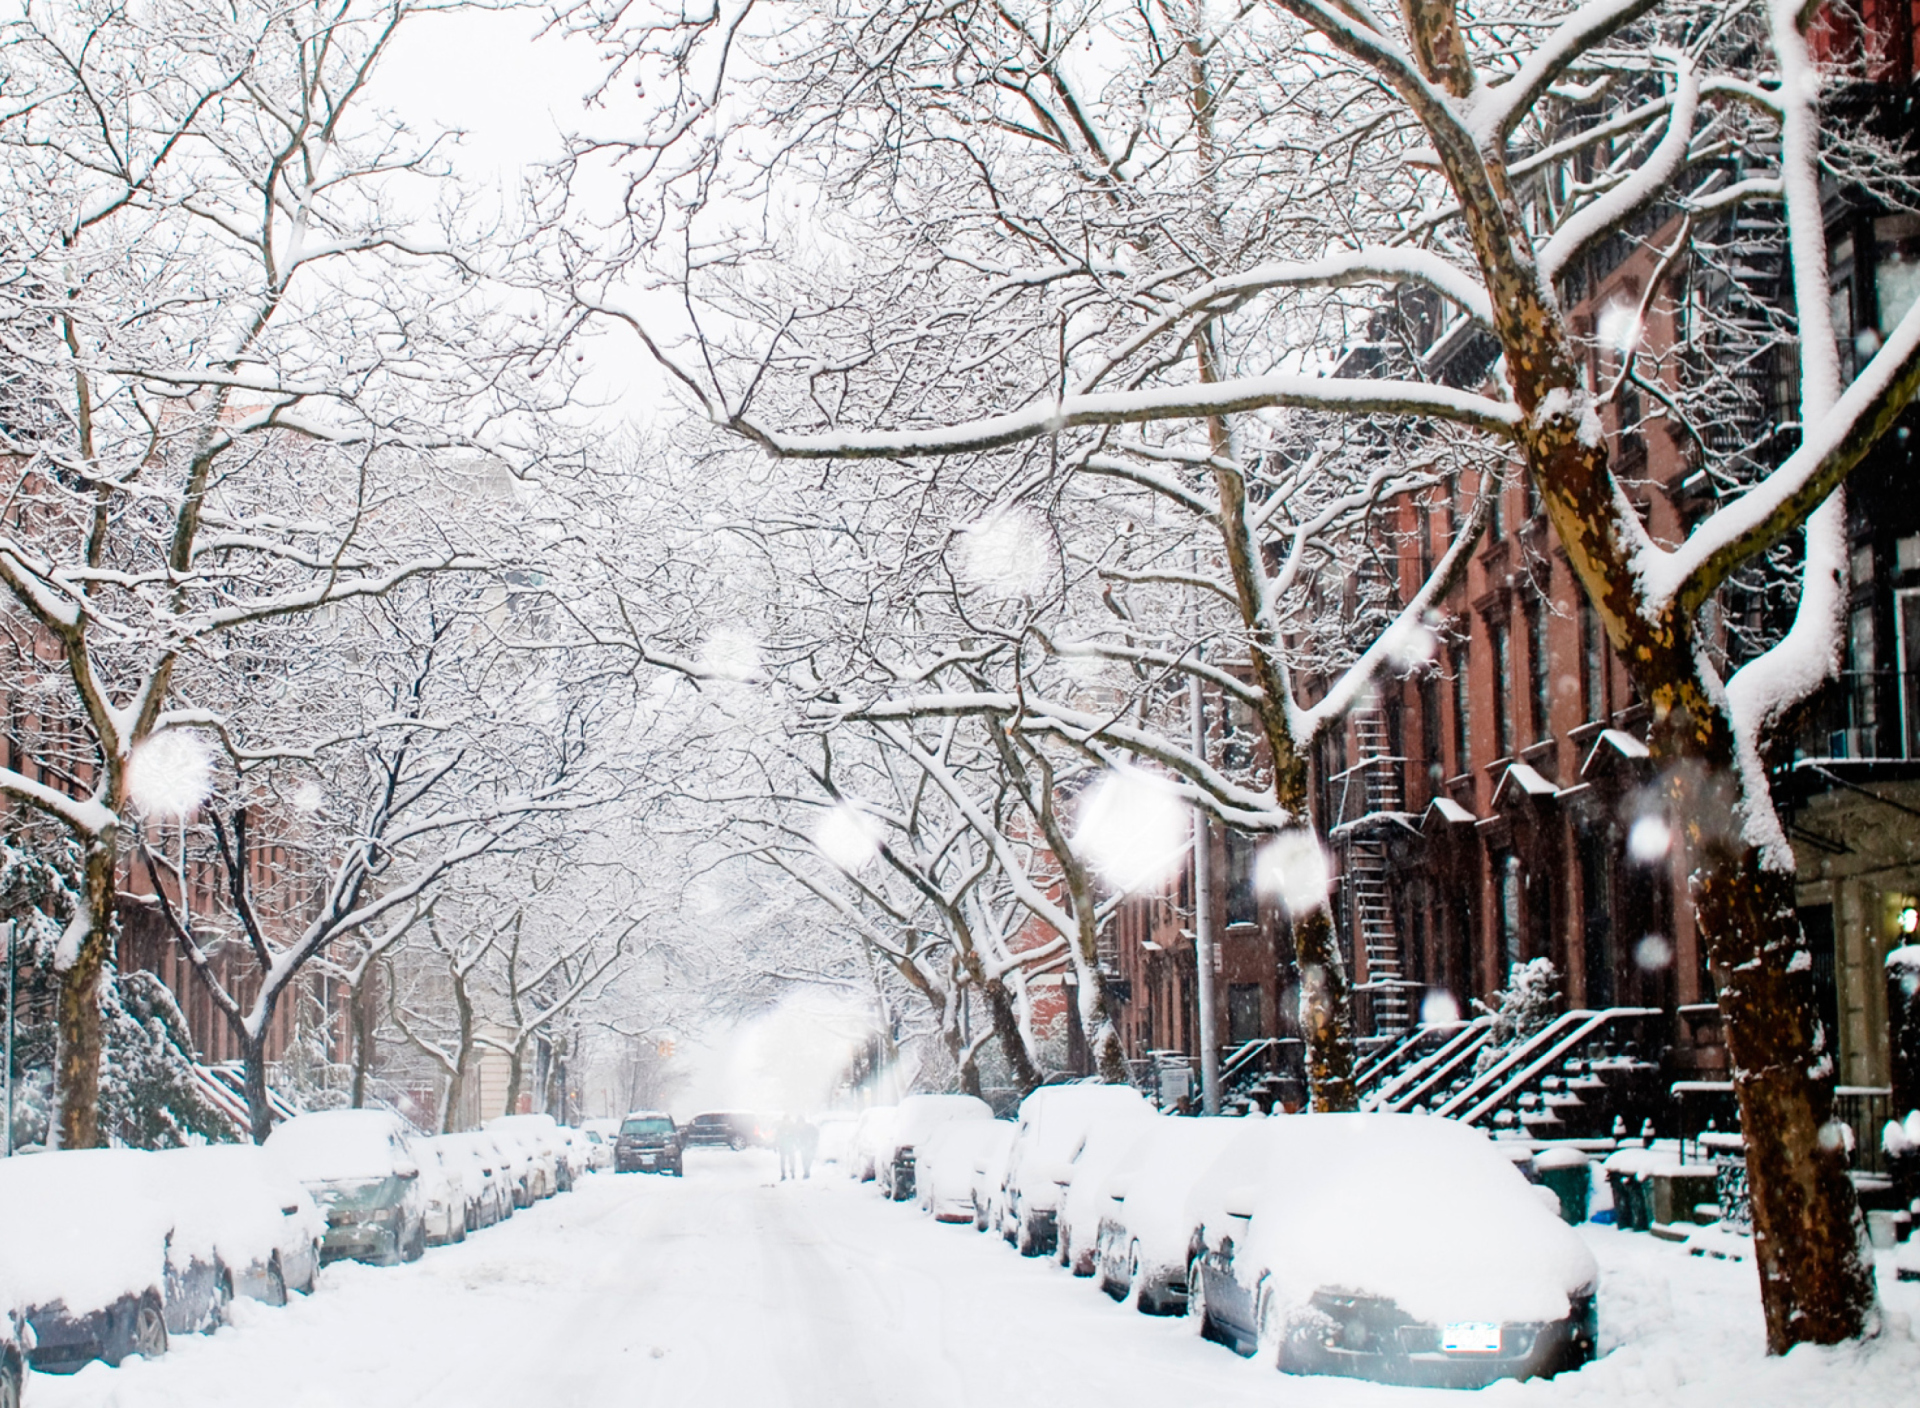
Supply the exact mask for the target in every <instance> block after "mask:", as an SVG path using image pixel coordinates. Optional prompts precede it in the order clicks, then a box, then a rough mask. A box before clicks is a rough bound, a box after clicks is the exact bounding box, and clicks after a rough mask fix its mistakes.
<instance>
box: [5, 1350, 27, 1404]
mask: <svg viewBox="0 0 1920 1408" xmlns="http://www.w3.org/2000/svg"><path fill="white" fill-rule="evenodd" d="M26 1376H27V1371H26V1368H25V1366H23V1365H22V1364H21V1362H20V1356H19V1355H17V1354H14V1353H13V1352H11V1351H9V1352H7V1353H6V1354H3V1355H0V1408H20V1393H21V1385H22V1381H23V1380H24V1379H25V1378H26Z"/></svg>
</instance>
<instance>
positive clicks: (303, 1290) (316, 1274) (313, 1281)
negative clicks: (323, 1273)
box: [300, 1242, 325, 1296]
mask: <svg viewBox="0 0 1920 1408" xmlns="http://www.w3.org/2000/svg"><path fill="white" fill-rule="evenodd" d="M324 1251H325V1248H324V1247H322V1246H321V1245H320V1244H319V1243H318V1242H315V1243H314V1244H313V1267H312V1269H311V1270H309V1271H308V1272H307V1284H306V1285H304V1286H302V1287H300V1294H301V1295H303V1296H310V1295H312V1294H313V1293H314V1292H315V1291H317V1290H319V1289H320V1257H321V1254H322V1253H323V1252H324Z"/></svg>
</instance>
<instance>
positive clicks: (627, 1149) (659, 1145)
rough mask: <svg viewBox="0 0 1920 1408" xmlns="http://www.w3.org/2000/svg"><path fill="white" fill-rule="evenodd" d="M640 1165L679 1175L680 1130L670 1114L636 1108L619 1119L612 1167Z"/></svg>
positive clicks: (631, 1168)
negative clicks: (618, 1132)
mask: <svg viewBox="0 0 1920 1408" xmlns="http://www.w3.org/2000/svg"><path fill="white" fill-rule="evenodd" d="M641 1169H645V1170H648V1171H650V1172H653V1173H671V1174H672V1175H673V1176H674V1177H676V1178H678V1177H679V1176H680V1171H681V1170H680V1130H679V1127H678V1126H676V1125H675V1124H674V1122H673V1116H672V1115H668V1114H662V1113H661V1112H660V1111H658V1110H635V1111H634V1112H633V1113H632V1114H630V1115H628V1116H627V1117H626V1118H625V1119H624V1120H622V1121H620V1135H619V1137H618V1138H617V1139H615V1140H614V1141H613V1171H614V1172H615V1173H633V1172H635V1171H637V1170H641Z"/></svg>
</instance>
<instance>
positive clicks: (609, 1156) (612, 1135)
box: [580, 1119, 620, 1170]
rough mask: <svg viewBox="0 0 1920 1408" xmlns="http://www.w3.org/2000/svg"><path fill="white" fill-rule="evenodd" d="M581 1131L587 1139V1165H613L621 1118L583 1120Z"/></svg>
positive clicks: (592, 1166)
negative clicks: (614, 1148) (614, 1147)
mask: <svg viewBox="0 0 1920 1408" xmlns="http://www.w3.org/2000/svg"><path fill="white" fill-rule="evenodd" d="M580 1133H581V1135H582V1136H583V1137H584V1138H585V1139H586V1141H587V1146H588V1147H587V1166H588V1167H589V1168H592V1169H596V1170H600V1169H610V1168H612V1167H613V1146H614V1142H615V1141H616V1140H618V1139H619V1137H620V1121H619V1120H599V1119H595V1120H583V1121H582V1122H581V1124H580Z"/></svg>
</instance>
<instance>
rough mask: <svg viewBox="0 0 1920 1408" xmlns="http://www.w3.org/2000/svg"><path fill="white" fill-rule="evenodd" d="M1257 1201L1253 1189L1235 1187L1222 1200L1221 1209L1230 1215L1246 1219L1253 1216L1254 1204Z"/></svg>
mask: <svg viewBox="0 0 1920 1408" xmlns="http://www.w3.org/2000/svg"><path fill="white" fill-rule="evenodd" d="M1255 1201H1256V1199H1255V1197H1254V1190H1253V1189H1251V1188H1235V1189H1232V1190H1230V1191H1229V1192H1228V1193H1227V1196H1226V1197H1224V1198H1222V1199H1221V1200H1220V1202H1221V1211H1223V1212H1224V1213H1226V1215H1227V1216H1228V1217H1237V1218H1240V1219H1242V1220H1243V1221H1244V1220H1246V1219H1249V1218H1251V1217H1252V1216H1253V1205H1254V1202H1255Z"/></svg>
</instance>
